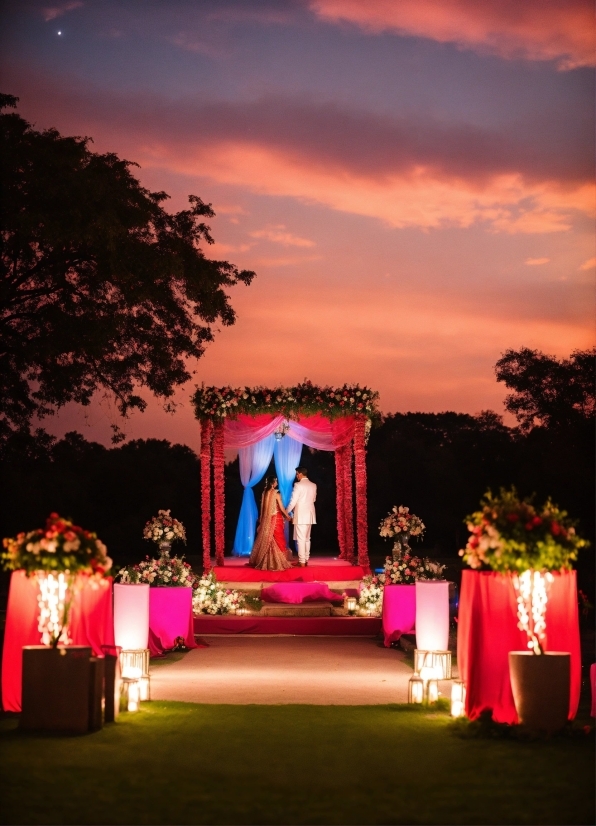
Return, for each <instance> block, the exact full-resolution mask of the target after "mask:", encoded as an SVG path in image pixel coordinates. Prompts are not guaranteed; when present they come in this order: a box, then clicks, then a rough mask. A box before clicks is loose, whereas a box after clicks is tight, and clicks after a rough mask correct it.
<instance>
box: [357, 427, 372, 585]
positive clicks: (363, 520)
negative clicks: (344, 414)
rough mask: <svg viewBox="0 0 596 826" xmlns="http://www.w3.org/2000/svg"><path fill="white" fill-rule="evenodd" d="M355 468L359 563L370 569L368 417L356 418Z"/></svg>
mask: <svg viewBox="0 0 596 826" xmlns="http://www.w3.org/2000/svg"><path fill="white" fill-rule="evenodd" d="M354 469H355V474H354V475H355V477H356V540H357V547H358V564H359V565H361V566H362V567H363V568H366V569H368V570H370V563H369V560H368V518H367V512H366V510H367V504H366V419H365V418H364V417H359V418H357V419H356V426H355V429H354Z"/></svg>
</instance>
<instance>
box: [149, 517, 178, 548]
mask: <svg viewBox="0 0 596 826" xmlns="http://www.w3.org/2000/svg"><path fill="white" fill-rule="evenodd" d="M143 538H144V539H150V540H151V541H152V542H157V544H158V545H160V546H161V545H163V544H166V543H167V544H168V545H169V544H170V543H171V542H174V541H175V540H176V539H181V540H182V541H183V542H184V543H185V544H186V531H185V529H184V525H183V524H182V522H179V521H178V520H177V519H174V517H173V516H170V511H169V510H167V511H164V510H160V511H158V512H157V516H154V517H153V519H150V520H149V522H147V523H146V524H145V527H144V528H143Z"/></svg>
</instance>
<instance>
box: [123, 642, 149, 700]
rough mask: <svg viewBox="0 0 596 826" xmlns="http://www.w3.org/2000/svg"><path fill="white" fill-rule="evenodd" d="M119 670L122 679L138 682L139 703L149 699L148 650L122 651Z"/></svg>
mask: <svg viewBox="0 0 596 826" xmlns="http://www.w3.org/2000/svg"><path fill="white" fill-rule="evenodd" d="M120 670H121V673H122V677H123V678H124V677H128V678H131V677H134V679H136V680H138V681H139V700H140V701H141V702H144V701H145V700H150V699H151V683H150V679H149V649H148V648H139V649H135V650H129V651H122V653H121V654H120Z"/></svg>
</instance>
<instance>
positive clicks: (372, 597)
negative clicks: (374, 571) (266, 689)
mask: <svg viewBox="0 0 596 826" xmlns="http://www.w3.org/2000/svg"><path fill="white" fill-rule="evenodd" d="M358 605H359V606H360V608H361V609H362V610H363V611H364V612H365V613H367V614H372V615H374V616H379V615H380V613H381V611H382V610H383V583H382V581H381V579H380V577H378V576H374V575H370V574H369V575H368V576H365V577H364V578H363V580H362V582H361V584H360V593H359V595H358Z"/></svg>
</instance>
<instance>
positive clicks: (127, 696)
mask: <svg viewBox="0 0 596 826" xmlns="http://www.w3.org/2000/svg"><path fill="white" fill-rule="evenodd" d="M139 671H140V669H135V668H130V669H128V675H129V676H124V674H123V675H122V681H121V684H120V685H121V688H120V711H138V710H139V703H140V701H141V675H140V673H137V672H139Z"/></svg>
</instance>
